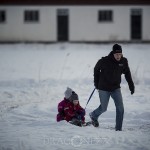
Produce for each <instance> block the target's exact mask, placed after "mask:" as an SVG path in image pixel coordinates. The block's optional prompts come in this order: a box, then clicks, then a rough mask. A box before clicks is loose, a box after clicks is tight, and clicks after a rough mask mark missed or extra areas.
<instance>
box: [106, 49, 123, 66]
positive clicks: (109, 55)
mask: <svg viewBox="0 0 150 150" xmlns="http://www.w3.org/2000/svg"><path fill="white" fill-rule="evenodd" d="M108 57H109V58H110V59H111V60H113V61H114V62H115V63H120V62H121V61H122V58H123V56H122V57H121V59H120V61H117V60H116V59H115V58H114V54H113V51H111V52H110V53H109V54H108Z"/></svg>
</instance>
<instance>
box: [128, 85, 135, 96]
mask: <svg viewBox="0 0 150 150" xmlns="http://www.w3.org/2000/svg"><path fill="white" fill-rule="evenodd" d="M129 89H130V91H131V95H133V94H134V91H135V87H134V85H130V86H129Z"/></svg>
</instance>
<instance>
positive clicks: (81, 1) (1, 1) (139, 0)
mask: <svg viewBox="0 0 150 150" xmlns="http://www.w3.org/2000/svg"><path fill="white" fill-rule="evenodd" d="M2 5H150V0H0V6H2Z"/></svg>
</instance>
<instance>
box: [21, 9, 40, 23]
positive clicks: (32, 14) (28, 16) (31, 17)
mask: <svg viewBox="0 0 150 150" xmlns="http://www.w3.org/2000/svg"><path fill="white" fill-rule="evenodd" d="M24 22H27V23H28V22H31V23H32V22H33V23H34V22H35V23H36V22H39V11H38V10H25V12H24Z"/></svg>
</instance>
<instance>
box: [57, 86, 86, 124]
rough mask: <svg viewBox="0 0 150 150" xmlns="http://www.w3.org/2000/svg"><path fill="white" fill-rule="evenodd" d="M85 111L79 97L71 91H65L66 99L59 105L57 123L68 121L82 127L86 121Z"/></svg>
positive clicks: (68, 89)
mask: <svg viewBox="0 0 150 150" xmlns="http://www.w3.org/2000/svg"><path fill="white" fill-rule="evenodd" d="M84 116H85V110H84V109H83V108H82V107H81V106H80V104H79V98H78V95H77V94H76V93H75V92H74V91H73V90H72V89H71V88H67V90H66V91H65V98H64V100H62V101H61V102H60V103H59V104H58V114H57V122H59V121H61V120H66V121H67V122H70V123H72V124H75V125H78V126H82V124H84V121H85V117H84Z"/></svg>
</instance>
